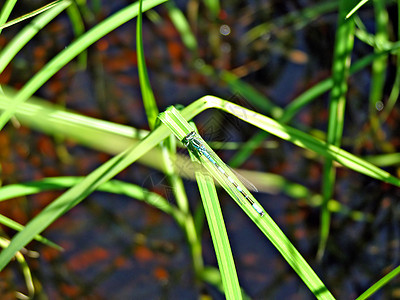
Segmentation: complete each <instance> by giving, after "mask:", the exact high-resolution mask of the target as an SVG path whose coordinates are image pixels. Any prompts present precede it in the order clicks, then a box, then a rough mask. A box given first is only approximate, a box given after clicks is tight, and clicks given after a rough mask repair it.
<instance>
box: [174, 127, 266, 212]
mask: <svg viewBox="0 0 400 300" xmlns="http://www.w3.org/2000/svg"><path fill="white" fill-rule="evenodd" d="M182 143H183V144H184V145H185V147H187V148H188V149H189V150H190V151H191V152H192V153H193V154H194V155H195V156H196V157H197V158H198V159H199V160H201V159H200V157H201V156H204V157H205V158H206V159H207V160H208V161H209V162H211V165H212V166H213V167H214V169H215V170H216V171H217V172H218V173H219V174H221V175H222V176H220V178H221V180H223V181H224V183H225V184H226V186H228V187H229V188H230V189H231V190H232V192H233V194H234V195H236V196H237V200H238V201H239V202H240V203H242V201H240V198H241V197H240V196H238V193H240V195H241V196H242V197H244V198H245V199H246V200H247V201H248V202H249V203H250V205H251V206H252V207H253V208H254V209H255V211H256V212H257V213H258V214H259V215H260V216H263V215H264V211H263V209H262V208H261V206H260V205H258V203H256V202H254V201H253V199H251V197H250V192H249V191H248V190H247V189H246V187H245V186H244V185H243V184H242V183H241V182H240V181H239V180H238V179H237V177H236V176H235V175H234V174H233V172H232V171H231V170H230V169H229V167H228V166H227V165H226V164H225V163H224V162H222V160H221V159H220V158H219V157H218V156H217V154H215V152H214V151H213V150H212V149H211V148H209V147H208V145H206V144H205V143H204V142H203V141H202V138H201V137H200V136H199V135H198V134H197V133H196V132H194V131H192V132H190V133H189V134H188V135H187V136H186V137H185V138H184V139H183V140H182ZM242 204H243V203H242Z"/></svg>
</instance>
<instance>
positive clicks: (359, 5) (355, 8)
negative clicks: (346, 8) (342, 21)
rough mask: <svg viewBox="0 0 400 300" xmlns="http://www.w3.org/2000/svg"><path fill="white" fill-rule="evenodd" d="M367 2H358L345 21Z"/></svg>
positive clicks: (366, 0) (363, 0) (362, 0)
mask: <svg viewBox="0 0 400 300" xmlns="http://www.w3.org/2000/svg"><path fill="white" fill-rule="evenodd" d="M367 2H368V0H361V1H360V2H358V3H357V5H356V6H354V8H353V9H352V10H350V12H349V13H348V14H347V15H346V19H348V18H350V17H351V16H352V15H354V14H355V13H356V11H357V10H359V9H360V7H361V6H363V5H364V4H365V3H367Z"/></svg>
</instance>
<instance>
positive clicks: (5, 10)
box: [0, 0, 17, 33]
mask: <svg viewBox="0 0 400 300" xmlns="http://www.w3.org/2000/svg"><path fill="white" fill-rule="evenodd" d="M16 3H17V0H6V1H5V2H4V4H3V6H2V7H1V12H0V25H3V24H4V23H5V22H6V21H7V19H8V17H9V16H10V14H11V12H12V10H13V8H14V6H15V4H16ZM1 32H2V30H1V29H0V33H1Z"/></svg>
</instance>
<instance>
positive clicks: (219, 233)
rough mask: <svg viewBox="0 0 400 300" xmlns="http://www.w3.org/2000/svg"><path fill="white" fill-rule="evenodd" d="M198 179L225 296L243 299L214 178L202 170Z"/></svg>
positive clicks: (197, 176)
mask: <svg viewBox="0 0 400 300" xmlns="http://www.w3.org/2000/svg"><path fill="white" fill-rule="evenodd" d="M196 179H197V183H198V185H199V190H200V194H201V198H202V201H203V206H204V210H205V213H206V217H207V222H208V226H209V228H210V233H211V238H212V241H213V245H214V249H215V253H216V256H217V261H218V266H219V269H220V272H221V277H222V283H223V286H224V291H225V297H226V299H242V293H241V291H240V285H239V280H238V277H237V273H236V268H235V263H234V261H233V256H232V251H231V247H230V244H229V239H228V234H227V233H226V228H225V223H224V219H223V216H222V212H221V207H220V205H219V201H218V196H217V191H216V189H215V185H214V180H213V179H212V178H211V177H210V176H208V175H204V174H203V173H201V172H196Z"/></svg>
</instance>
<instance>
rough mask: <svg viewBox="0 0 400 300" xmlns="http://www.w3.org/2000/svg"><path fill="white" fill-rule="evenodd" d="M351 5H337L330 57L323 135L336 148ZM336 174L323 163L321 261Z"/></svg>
mask: <svg viewBox="0 0 400 300" xmlns="http://www.w3.org/2000/svg"><path fill="white" fill-rule="evenodd" d="M350 5H351V1H348V0H340V1H339V15H338V29H337V32H336V38H335V48H334V54H333V65H332V79H333V86H332V89H331V92H330V102H329V122H328V132H327V143H328V144H331V145H335V146H337V147H339V146H340V144H341V141H342V135H343V126H344V119H345V115H344V112H345V107H346V93H347V89H348V83H347V80H348V77H349V71H350V62H351V53H352V50H353V44H354V28H355V26H354V20H353V19H345V16H346V14H347V13H348V11H349V9H350ZM335 176H336V170H335V167H334V165H333V160H332V159H330V158H328V159H325V162H324V169H323V174H322V197H323V199H324V201H323V204H322V207H321V225H320V242H319V246H318V253H317V256H318V258H319V259H321V258H322V256H323V254H324V251H325V247H326V243H327V240H328V236H329V229H330V219H331V215H330V211H329V209H328V201H329V200H330V199H331V198H332V196H333V190H334V186H335Z"/></svg>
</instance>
